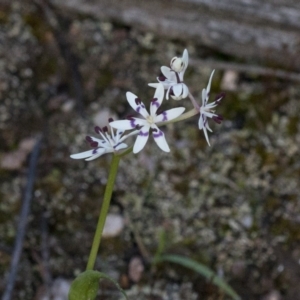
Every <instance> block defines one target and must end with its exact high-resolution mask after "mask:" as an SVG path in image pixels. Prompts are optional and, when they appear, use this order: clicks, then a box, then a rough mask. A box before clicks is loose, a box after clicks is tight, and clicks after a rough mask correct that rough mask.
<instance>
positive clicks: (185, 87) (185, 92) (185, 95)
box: [182, 83, 189, 99]
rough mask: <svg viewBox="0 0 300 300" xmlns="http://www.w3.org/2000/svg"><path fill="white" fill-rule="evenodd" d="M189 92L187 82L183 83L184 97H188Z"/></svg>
mask: <svg viewBox="0 0 300 300" xmlns="http://www.w3.org/2000/svg"><path fill="white" fill-rule="evenodd" d="M188 94H189V88H188V87H187V86H186V84H184V83H182V99H184V98H186V97H187V96H188Z"/></svg>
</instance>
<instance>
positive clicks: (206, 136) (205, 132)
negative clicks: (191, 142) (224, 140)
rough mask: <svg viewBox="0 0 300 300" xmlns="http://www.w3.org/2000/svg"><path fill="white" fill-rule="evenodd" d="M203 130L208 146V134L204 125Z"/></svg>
mask: <svg viewBox="0 0 300 300" xmlns="http://www.w3.org/2000/svg"><path fill="white" fill-rule="evenodd" d="M203 132H204V135H205V139H206V141H207V144H208V146H210V143H209V139H208V134H207V130H206V128H205V127H203Z"/></svg>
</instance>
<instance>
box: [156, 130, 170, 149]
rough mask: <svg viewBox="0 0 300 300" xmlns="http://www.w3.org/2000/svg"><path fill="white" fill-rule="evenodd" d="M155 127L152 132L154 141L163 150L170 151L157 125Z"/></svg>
mask: <svg viewBox="0 0 300 300" xmlns="http://www.w3.org/2000/svg"><path fill="white" fill-rule="evenodd" d="M155 127H156V128H155V129H156V131H153V132H152V136H153V137H154V141H155V143H156V144H157V146H158V147H159V148H160V149H161V150H163V151H165V152H170V148H169V146H168V143H167V141H166V138H165V135H164V133H163V132H162V131H161V130H160V129H159V128H158V127H157V126H155Z"/></svg>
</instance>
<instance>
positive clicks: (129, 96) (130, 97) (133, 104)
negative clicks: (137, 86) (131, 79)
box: [126, 92, 138, 110]
mask: <svg viewBox="0 0 300 300" xmlns="http://www.w3.org/2000/svg"><path fill="white" fill-rule="evenodd" d="M126 98H127V101H128V103H129V104H130V106H131V107H132V108H133V109H134V110H136V108H137V106H138V105H137V104H136V102H135V99H136V98H138V96H137V95H135V94H133V93H131V92H127V93H126Z"/></svg>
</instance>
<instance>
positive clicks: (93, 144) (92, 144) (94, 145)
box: [90, 142, 98, 148]
mask: <svg viewBox="0 0 300 300" xmlns="http://www.w3.org/2000/svg"><path fill="white" fill-rule="evenodd" d="M90 145H91V147H92V148H97V147H98V143H97V142H91V144H90Z"/></svg>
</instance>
